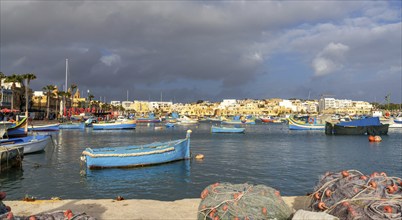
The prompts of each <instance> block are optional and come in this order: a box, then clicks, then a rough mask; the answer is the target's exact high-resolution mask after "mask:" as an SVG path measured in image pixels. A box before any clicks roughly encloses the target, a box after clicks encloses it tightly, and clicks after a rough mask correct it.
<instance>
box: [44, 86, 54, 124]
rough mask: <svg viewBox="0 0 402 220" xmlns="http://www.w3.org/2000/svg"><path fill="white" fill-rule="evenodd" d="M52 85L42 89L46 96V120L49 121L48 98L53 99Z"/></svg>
mask: <svg viewBox="0 0 402 220" xmlns="http://www.w3.org/2000/svg"><path fill="white" fill-rule="evenodd" d="M55 88H56V87H55V86H54V85H47V86H45V87H43V88H42V90H43V91H44V92H45V94H46V106H47V107H46V118H47V119H49V112H50V98H52V97H53V91H54V90H55Z"/></svg>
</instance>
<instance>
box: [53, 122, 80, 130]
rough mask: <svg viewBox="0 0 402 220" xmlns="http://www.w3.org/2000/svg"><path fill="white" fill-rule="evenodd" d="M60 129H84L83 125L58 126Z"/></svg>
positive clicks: (67, 124) (68, 124)
mask: <svg viewBox="0 0 402 220" xmlns="http://www.w3.org/2000/svg"><path fill="white" fill-rule="evenodd" d="M59 128H60V129H85V123H66V124H61V125H60V126H59Z"/></svg>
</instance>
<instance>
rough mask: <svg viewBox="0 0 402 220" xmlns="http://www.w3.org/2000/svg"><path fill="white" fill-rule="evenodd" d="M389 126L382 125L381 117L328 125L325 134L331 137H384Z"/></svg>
mask: <svg viewBox="0 0 402 220" xmlns="http://www.w3.org/2000/svg"><path fill="white" fill-rule="evenodd" d="M388 127H389V124H382V123H380V119H379V117H372V118H364V119H358V120H352V121H348V122H339V123H337V124H331V123H329V122H327V123H326V126H325V134H327V135H331V134H335V135H365V134H367V135H374V136H375V135H384V134H388Z"/></svg>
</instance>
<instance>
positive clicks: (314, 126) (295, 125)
mask: <svg viewBox="0 0 402 220" xmlns="http://www.w3.org/2000/svg"><path fill="white" fill-rule="evenodd" d="M288 120H289V130H324V129H325V124H315V123H312V124H310V123H305V124H301V123H298V122H296V121H295V120H293V119H292V118H288ZM314 121H315V120H314Z"/></svg>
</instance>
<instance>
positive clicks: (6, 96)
mask: <svg viewBox="0 0 402 220" xmlns="http://www.w3.org/2000/svg"><path fill="white" fill-rule="evenodd" d="M0 89H1V94H0V95H1V98H0V108H2V109H3V108H8V109H10V108H11V98H12V94H13V93H12V91H11V89H6V88H3V87H2V88H0Z"/></svg>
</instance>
